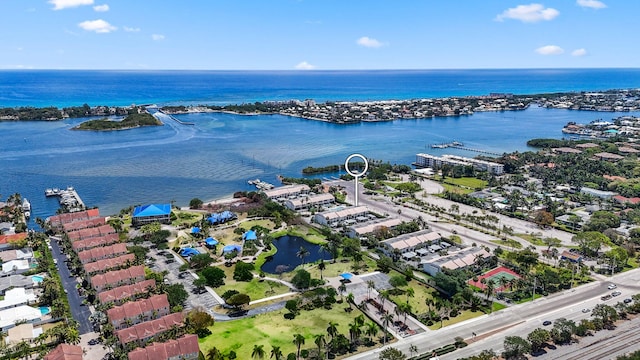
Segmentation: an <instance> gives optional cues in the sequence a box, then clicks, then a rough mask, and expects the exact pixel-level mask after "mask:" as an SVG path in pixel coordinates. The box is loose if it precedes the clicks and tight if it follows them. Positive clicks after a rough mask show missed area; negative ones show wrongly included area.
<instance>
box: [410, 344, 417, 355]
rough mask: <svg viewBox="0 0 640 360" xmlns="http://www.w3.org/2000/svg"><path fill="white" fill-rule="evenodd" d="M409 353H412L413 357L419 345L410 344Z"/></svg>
mask: <svg viewBox="0 0 640 360" xmlns="http://www.w3.org/2000/svg"><path fill="white" fill-rule="evenodd" d="M409 353H410V354H411V357H413V353H416V354H417V353H418V347H417V346H415V345H413V344H411V345H410V346H409Z"/></svg>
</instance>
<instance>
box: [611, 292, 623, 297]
mask: <svg viewBox="0 0 640 360" xmlns="http://www.w3.org/2000/svg"><path fill="white" fill-rule="evenodd" d="M621 294H622V293H621V292H620V291H614V292H612V293H611V296H618V295H621Z"/></svg>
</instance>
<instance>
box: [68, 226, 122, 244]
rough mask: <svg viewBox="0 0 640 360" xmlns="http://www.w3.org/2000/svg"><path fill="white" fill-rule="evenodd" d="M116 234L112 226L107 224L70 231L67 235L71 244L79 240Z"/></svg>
mask: <svg viewBox="0 0 640 360" xmlns="http://www.w3.org/2000/svg"><path fill="white" fill-rule="evenodd" d="M115 232H116V231H115V230H114V229H113V227H112V226H111V225H109V224H105V225H101V226H98V227H93V228H87V229H80V230H75V231H69V232H68V233H67V236H69V240H71V242H74V241H78V240H84V239H89V238H94V237H99V236H104V235H107V234H115Z"/></svg>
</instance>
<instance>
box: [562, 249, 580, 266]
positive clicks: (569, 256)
mask: <svg viewBox="0 0 640 360" xmlns="http://www.w3.org/2000/svg"><path fill="white" fill-rule="evenodd" d="M560 259H561V260H569V261H571V262H574V263H579V262H581V261H582V255H580V254H577V253H573V252H569V251H566V250H565V251H563V252H562V254H560Z"/></svg>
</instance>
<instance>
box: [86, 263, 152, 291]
mask: <svg viewBox="0 0 640 360" xmlns="http://www.w3.org/2000/svg"><path fill="white" fill-rule="evenodd" d="M144 278H145V274H144V266H143V265H138V266H132V267H130V268H127V269H122V270H114V271H109V272H106V273H104V274H98V275H94V276H92V277H91V278H90V279H89V283H91V286H92V287H93V288H94V289H95V290H96V292H98V293H99V292H102V291H104V290H108V289H110V288H114V287H118V286H122V285H130V284H135V283H137V282H140V281H143V280H144Z"/></svg>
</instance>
